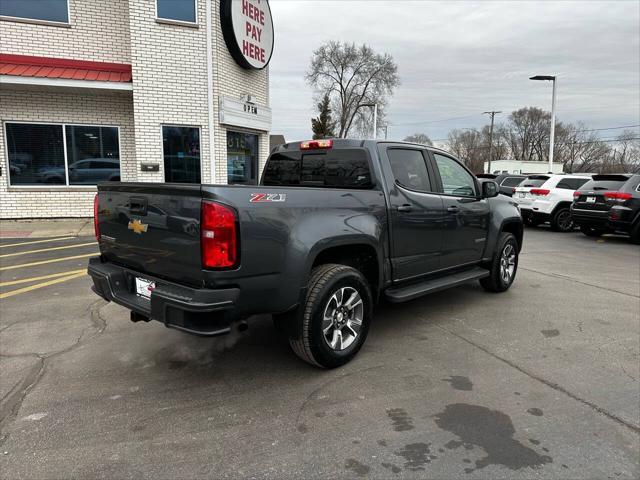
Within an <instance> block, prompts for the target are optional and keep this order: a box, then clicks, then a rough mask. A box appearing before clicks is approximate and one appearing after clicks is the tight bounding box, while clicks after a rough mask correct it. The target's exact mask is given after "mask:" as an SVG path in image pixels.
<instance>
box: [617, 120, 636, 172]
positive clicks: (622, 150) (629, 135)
mask: <svg viewBox="0 0 640 480" xmlns="http://www.w3.org/2000/svg"><path fill="white" fill-rule="evenodd" d="M612 157H613V158H612V160H613V164H614V165H618V166H619V171H621V172H631V173H635V172H640V132H636V131H633V130H625V131H623V132H622V133H621V134H620V135H618V136H617V137H616V144H615V148H614V150H613V152H612Z"/></svg>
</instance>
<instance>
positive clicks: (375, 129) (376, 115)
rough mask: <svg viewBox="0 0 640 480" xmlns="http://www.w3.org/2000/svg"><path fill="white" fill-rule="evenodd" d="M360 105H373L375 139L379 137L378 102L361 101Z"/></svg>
mask: <svg viewBox="0 0 640 480" xmlns="http://www.w3.org/2000/svg"><path fill="white" fill-rule="evenodd" d="M360 107H373V139H374V140H375V139H376V138H377V137H378V104H377V103H361V104H360ZM360 107H358V108H360Z"/></svg>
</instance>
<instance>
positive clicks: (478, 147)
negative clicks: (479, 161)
mask: <svg viewBox="0 0 640 480" xmlns="http://www.w3.org/2000/svg"><path fill="white" fill-rule="evenodd" d="M447 140H448V139H446V138H445V139H436V140H432V142H445V141H447ZM634 140H640V137H634V138H625V139H624V140H620V139H609V140H595V141H589V142H562V143H556V145H555V146H556V147H558V146H562V145H589V144H592V143H616V142H624V141H634ZM503 146H504V144H503ZM506 146H508V145H506ZM487 148H489V146H488V145H478V146H477V147H472V150H480V149H487Z"/></svg>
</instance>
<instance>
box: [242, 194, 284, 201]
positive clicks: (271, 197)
mask: <svg viewBox="0 0 640 480" xmlns="http://www.w3.org/2000/svg"><path fill="white" fill-rule="evenodd" d="M249 201H250V202H251V203H264V202H286V201H287V194H286V193H252V194H251V199H250V200H249Z"/></svg>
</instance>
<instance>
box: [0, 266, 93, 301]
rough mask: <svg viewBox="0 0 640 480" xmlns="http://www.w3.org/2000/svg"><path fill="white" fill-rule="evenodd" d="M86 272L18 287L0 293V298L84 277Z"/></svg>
mask: <svg viewBox="0 0 640 480" xmlns="http://www.w3.org/2000/svg"><path fill="white" fill-rule="evenodd" d="M86 274H87V273H86V272H85V271H84V270H83V271H82V273H76V274H74V275H68V276H66V277H62V278H56V279H55V280H49V281H48V282H43V283H37V284H35V285H30V286H28V287H24V288H19V289H18V290H12V291H10V292H6V293H0V299H3V298H9V297H13V296H15V295H20V294H21V293H27V292H31V291H33V290H38V289H40V288H44V287H48V286H50V285H56V284H58V283H62V282H67V281H69V280H74V279H76V278H80V277H84V276H85V275H86Z"/></svg>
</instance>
